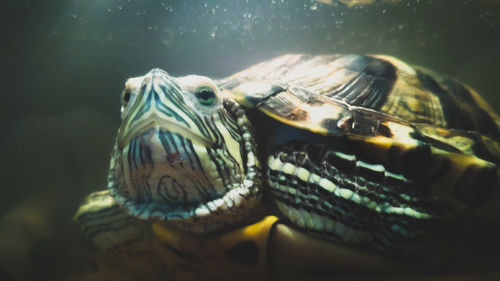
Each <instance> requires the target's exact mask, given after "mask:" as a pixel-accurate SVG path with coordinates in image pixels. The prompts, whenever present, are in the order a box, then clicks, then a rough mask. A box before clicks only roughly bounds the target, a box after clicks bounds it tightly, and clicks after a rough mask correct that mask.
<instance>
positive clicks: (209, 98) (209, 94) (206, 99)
mask: <svg viewBox="0 0 500 281" xmlns="http://www.w3.org/2000/svg"><path fill="white" fill-rule="evenodd" d="M195 96H196V99H197V100H198V102H200V103H201V104H202V105H203V106H212V105H214V104H215V103H216V102H217V97H216V96H215V93H214V91H213V90H211V89H201V90H199V91H197V92H196V93H195Z"/></svg>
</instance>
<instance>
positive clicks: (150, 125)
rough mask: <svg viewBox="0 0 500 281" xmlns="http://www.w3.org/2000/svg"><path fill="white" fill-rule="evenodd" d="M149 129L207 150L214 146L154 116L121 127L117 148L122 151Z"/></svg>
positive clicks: (206, 140) (211, 141)
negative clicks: (177, 136)
mask: <svg viewBox="0 0 500 281" xmlns="http://www.w3.org/2000/svg"><path fill="white" fill-rule="evenodd" d="M150 129H155V130H157V131H160V130H163V131H167V132H169V133H173V134H179V135H181V136H182V137H184V138H186V139H189V140H190V141H192V142H193V143H196V144H198V145H201V146H204V147H207V148H210V147H213V146H214V144H215V141H214V140H211V139H208V138H206V137H204V136H200V135H199V134H196V133H194V132H193V131H192V130H190V129H189V128H186V127H184V126H181V125H179V124H177V123H176V122H172V121H169V120H165V119H164V118H160V117H158V116H156V115H154V116H152V117H151V118H149V119H146V120H141V121H138V122H135V123H134V124H133V125H132V126H130V127H128V128H127V127H125V126H124V125H122V126H121V127H120V130H119V132H118V139H117V141H118V146H119V147H120V149H123V148H124V147H125V146H127V145H129V144H130V141H131V140H132V139H133V138H134V137H136V136H139V135H141V134H144V132H146V131H148V130H150Z"/></svg>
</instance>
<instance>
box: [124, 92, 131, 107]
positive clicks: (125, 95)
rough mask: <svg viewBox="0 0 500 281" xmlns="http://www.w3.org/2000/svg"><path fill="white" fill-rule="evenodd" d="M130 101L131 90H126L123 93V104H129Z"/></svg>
mask: <svg viewBox="0 0 500 281" xmlns="http://www.w3.org/2000/svg"><path fill="white" fill-rule="evenodd" d="M129 101H130V92H125V93H124V94H123V106H127V104H128V102H129Z"/></svg>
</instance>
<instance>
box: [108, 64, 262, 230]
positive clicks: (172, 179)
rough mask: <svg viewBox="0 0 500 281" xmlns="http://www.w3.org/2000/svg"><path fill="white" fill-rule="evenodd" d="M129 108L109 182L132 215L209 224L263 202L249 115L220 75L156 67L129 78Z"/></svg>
mask: <svg viewBox="0 0 500 281" xmlns="http://www.w3.org/2000/svg"><path fill="white" fill-rule="evenodd" d="M121 111H122V116H121V117H122V121H121V125H120V128H119V132H118V136H117V139H116V145H115V149H114V153H113V156H112V159H111V167H110V173H109V178H108V187H109V189H110V191H111V193H112V194H113V196H114V197H115V199H116V200H117V201H118V202H119V204H121V205H122V206H124V207H125V209H126V210H127V211H128V212H129V213H130V214H131V215H134V216H136V217H139V218H141V219H160V220H165V221H170V222H174V223H177V224H178V225H180V226H181V227H183V228H188V229H190V230H193V231H209V230H212V229H217V228H220V227H221V226H224V225H226V224H230V223H233V222H235V221H237V220H239V219H241V218H242V217H243V216H244V215H246V214H247V213H248V210H249V209H250V208H251V207H252V206H253V205H254V204H255V203H256V202H257V200H258V198H259V192H258V190H257V187H258V186H259V185H260V184H258V182H259V181H260V174H259V167H258V165H259V163H258V162H257V158H256V157H255V145H254V141H253V137H252V135H251V134H250V132H249V127H248V121H247V119H246V117H245V114H244V111H243V110H242V109H241V108H239V106H238V105H237V104H236V103H235V102H231V101H224V100H223V98H222V96H221V94H220V93H219V90H218V89H217V86H216V84H215V83H214V81H213V80H211V79H209V78H207V77H203V76H195V75H190V76H186V77H180V78H174V77H172V76H170V75H169V74H167V73H166V72H165V71H163V70H160V69H153V70H151V71H150V72H149V73H147V74H146V75H145V76H141V77H136V78H131V79H129V80H128V81H127V82H126V85H125V89H124V90H123V92H122V108H121Z"/></svg>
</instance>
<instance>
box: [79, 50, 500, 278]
mask: <svg viewBox="0 0 500 281" xmlns="http://www.w3.org/2000/svg"><path fill="white" fill-rule="evenodd" d="M499 124H500V119H499V118H498V116H497V115H496V114H495V113H494V112H493V111H492V110H491V109H490V108H489V107H488V105H487V104H486V102H485V101H484V100H483V99H481V98H480V97H479V96H478V95H477V94H476V92H474V91H473V90H472V89H471V88H469V87H468V86H466V85H463V84H461V83H459V82H457V81H455V80H453V79H448V78H443V77H441V76H437V75H436V74H433V73H431V72H430V71H427V70H424V69H420V68H413V67H410V66H408V65H407V64H405V63H404V62H402V61H400V60H397V59H395V58H393V57H389V56H381V55H323V56H310V55H284V56H280V57H277V58H274V59H272V60H269V61H265V62H263V63H260V64H258V65H255V66H252V67H250V68H248V69H246V70H243V71H241V72H239V73H236V74H234V75H232V76H229V77H227V78H224V79H222V80H212V79H210V78H207V77H202V76H195V75H190V76H186V77H180V78H175V77H173V76H170V75H169V74H167V72H165V71H163V70H160V69H153V70H151V71H150V72H149V73H147V74H146V75H145V76H141V77H137V78H132V79H129V80H128V81H127V83H126V87H125V90H124V91H123V93H122V123H121V126H120V129H119V132H118V136H117V139H116V144H115V147H114V150H113V154H112V159H111V167H110V172H109V177H108V189H107V190H106V191H101V192H96V193H93V194H91V195H90V196H89V197H88V199H87V200H86V201H85V202H84V204H82V206H81V207H80V209H79V211H78V213H77V215H76V219H77V220H78V222H79V223H80V224H81V226H82V227H83V229H84V231H85V232H86V233H87V234H88V235H89V236H90V237H92V238H93V240H94V241H95V242H96V243H97V244H98V245H100V246H101V247H102V248H108V249H109V248H113V249H127V250H122V252H124V253H127V251H128V252H130V251H131V250H130V248H131V246H130V245H135V246H134V247H136V248H137V247H138V248H140V249H141V250H140V251H136V252H135V253H137V252H140V253H141V254H146V255H147V256H148V259H151V260H155V262H152V263H151V264H155V268H156V269H158V268H161V270H160V269H158V272H160V273H158V274H159V275H160V276H161V275H162V274H163V273H161V272H172V271H177V272H184V273H186V272H189V273H190V274H193V276H198V277H202V278H209V276H210V277H213V276H226V277H229V278H231V276H238V278H241V276H247V277H249V278H250V277H252V278H253V277H255V276H264V277H265V276H273V277H276V276H289V277H290V276H293V277H295V278H297V279H303V278H305V277H318V276H319V277H325V276H327V277H328V276H330V277H331V274H332V272H333V273H335V274H336V276H339V275H341V274H348V275H349V274H351V273H355V274H363V273H366V272H368V273H367V274H374V273H375V272H377V273H386V274H394V273H395V272H401V271H406V270H410V271H412V270H415V269H419V268H420V269H421V268H425V269H426V270H430V269H432V270H437V269H439V270H446V269H449V267H450V265H449V264H452V265H455V266H456V265H460V266H462V265H468V264H469V261H470V260H471V259H472V260H473V259H476V257H477V256H480V255H481V254H482V252H481V251H483V248H481V247H482V246H484V245H488V247H490V248H491V247H493V246H492V245H494V242H492V243H490V242H489V241H495V240H496V239H494V238H495V237H496V235H494V234H493V233H495V232H494V230H495V229H496V227H495V226H498V218H499V217H500V210H499V208H500V204H499V196H498V194H499V168H498V164H499V163H500V147H499V143H498V141H499V139H500V129H499ZM137 245H140V246H137ZM466 245H472V246H466ZM488 247H484V248H488ZM132 248H133V247H132ZM113 253H115V252H113ZM463 253H467V254H463ZM114 255H116V256H118V254H114ZM133 256H134V257H135V258H136V257H137V255H133ZM450 260H451V261H452V262H450ZM445 261H446V263H444V262H445ZM132 263H134V262H132ZM145 264H148V262H145ZM129 268H133V266H132V267H129ZM242 273H245V275H242ZM232 274H234V275H232ZM236 274H239V275H236ZM325 274H326V275H325ZM183 276H185V275H183ZM287 278H288V277H287Z"/></svg>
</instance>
